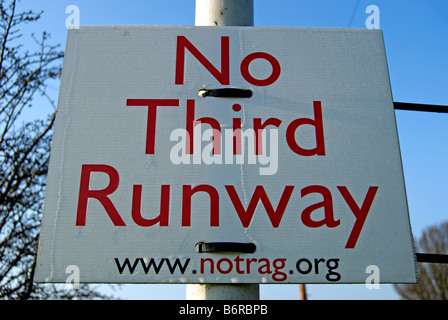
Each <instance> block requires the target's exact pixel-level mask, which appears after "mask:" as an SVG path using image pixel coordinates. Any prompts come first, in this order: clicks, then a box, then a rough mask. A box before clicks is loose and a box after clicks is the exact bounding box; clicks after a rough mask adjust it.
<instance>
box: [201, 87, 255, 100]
mask: <svg viewBox="0 0 448 320" xmlns="http://www.w3.org/2000/svg"><path fill="white" fill-rule="evenodd" d="M198 96H200V97H202V98H205V97H215V98H250V97H252V91H251V90H249V89H238V88H219V89H200V90H199V91H198Z"/></svg>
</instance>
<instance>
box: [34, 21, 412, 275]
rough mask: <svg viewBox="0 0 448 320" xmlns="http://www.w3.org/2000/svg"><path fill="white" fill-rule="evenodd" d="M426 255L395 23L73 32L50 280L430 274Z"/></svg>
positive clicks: (56, 161) (48, 222) (50, 227)
mask: <svg viewBox="0 0 448 320" xmlns="http://www.w3.org/2000/svg"><path fill="white" fill-rule="evenodd" d="M414 256H415V254H414V249H413V245H412V233H411V230H410V223H409V216H408V208H407V201H406V194H405V185H404V179H403V170H402V164H401V158H400V150H399V144H398V135H397V128H396V122H395V114H394V109H393V101H392V94H391V89H390V82H389V75H388V68H387V62H386V55H385V48H384V43H383V37H382V32H381V31H380V30H355V29H323V28H278V27H276V28H272V27H269V28H267V27H266V28H265V27H146V26H145V27H137V26H133V27H129V26H123V27H113V26H109V27H80V28H79V29H73V30H69V34H68V40H67V47H66V55H65V59H64V66H63V76H62V82H61V88H60V96H59V101H58V111H57V118H56V124H55V129H54V138H53V144H52V150H51V161H50V168H49V174H48V181H47V188H46V195H45V208H44V213H43V222H42V231H41V236H40V245H39V252H38V265H37V272H36V277H35V280H36V281H39V282H65V281H66V279H67V277H68V273H67V272H68V271H67V270H71V269H70V268H72V267H73V266H75V267H76V268H77V270H79V276H80V281H81V282H96V283H99V282H111V283H365V281H366V278H367V277H368V276H369V273H366V270H367V271H368V270H371V268H372V267H371V266H374V268H377V270H379V271H380V279H379V280H380V281H381V282H383V283H390V282H415V281H416V268H415V259H414ZM375 270H376V269H375Z"/></svg>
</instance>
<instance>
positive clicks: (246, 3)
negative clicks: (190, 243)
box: [186, 0, 260, 300]
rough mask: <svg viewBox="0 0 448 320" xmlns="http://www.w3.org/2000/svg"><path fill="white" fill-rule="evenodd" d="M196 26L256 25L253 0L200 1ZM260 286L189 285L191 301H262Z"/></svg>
mask: <svg viewBox="0 0 448 320" xmlns="http://www.w3.org/2000/svg"><path fill="white" fill-rule="evenodd" d="M195 25H196V26H253V25H254V3H253V0H196V13H195ZM259 296H260V294H259V286H258V284H187V294H186V298H187V300H258V299H259Z"/></svg>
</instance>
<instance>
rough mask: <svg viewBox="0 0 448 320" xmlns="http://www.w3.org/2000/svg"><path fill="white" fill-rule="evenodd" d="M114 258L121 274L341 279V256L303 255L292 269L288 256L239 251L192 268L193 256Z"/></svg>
mask: <svg viewBox="0 0 448 320" xmlns="http://www.w3.org/2000/svg"><path fill="white" fill-rule="evenodd" d="M114 260H115V264H116V267H117V271H118V272H119V273H120V274H124V273H129V274H134V273H137V272H141V271H143V272H144V273H145V274H146V275H154V274H156V275H157V274H159V273H160V272H165V271H168V272H169V273H170V274H173V275H176V274H180V275H184V274H185V273H186V272H187V273H190V274H193V275H195V274H198V273H199V274H201V275H207V274H210V275H216V274H221V275H226V274H229V273H231V272H234V273H236V274H239V275H250V274H258V275H260V276H264V277H265V276H270V277H271V278H272V280H273V281H275V282H284V281H286V280H287V279H288V275H293V274H295V273H299V274H301V275H308V274H310V275H311V274H313V275H321V276H322V277H323V280H324V279H325V280H326V281H328V282H338V281H340V280H341V275H340V273H338V272H337V269H338V267H339V259H337V258H330V259H324V258H311V259H308V258H300V259H297V260H296V261H295V264H294V267H293V268H292V269H289V270H287V269H288V268H287V267H286V266H287V263H286V259H285V258H277V259H268V258H254V257H248V258H242V257H240V256H239V255H238V256H236V257H235V258H233V259H231V258H227V257H221V258H219V259H217V258H215V259H214V258H210V257H208V258H201V259H200V263H199V267H198V268H197V269H193V268H188V267H189V265H190V261H191V259H190V258H186V259H179V258H160V259H154V258H135V259H130V258H124V259H119V258H115V259H114Z"/></svg>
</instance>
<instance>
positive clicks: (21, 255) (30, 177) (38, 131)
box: [0, 0, 102, 299]
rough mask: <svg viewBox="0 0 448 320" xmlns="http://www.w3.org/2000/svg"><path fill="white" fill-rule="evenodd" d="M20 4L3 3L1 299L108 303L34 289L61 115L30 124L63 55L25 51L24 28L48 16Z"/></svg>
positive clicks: (85, 293) (91, 293)
mask: <svg viewBox="0 0 448 320" xmlns="http://www.w3.org/2000/svg"><path fill="white" fill-rule="evenodd" d="M18 1H19V0H0V16H1V17H0V46H1V47H0V298H1V299H45V298H47V299H48V298H50V299H58V298H62V299H74V298H92V297H102V295H101V294H99V293H98V292H96V291H95V290H93V289H91V288H90V287H89V286H87V285H81V286H80V288H79V289H78V290H73V289H72V290H70V289H68V288H66V287H65V286H59V287H57V286H54V285H42V284H36V283H33V274H34V267H35V261H36V251H37V243H38V236H39V229H40V221H41V214H42V204H43V196H44V189H45V179H46V173H47V164H48V160H49V151H50V144H51V134H52V128H53V123H54V119H55V113H53V114H51V115H48V118H47V119H45V118H46V117H47V116H44V117H43V119H38V120H34V121H31V122H25V121H24V118H23V115H24V113H26V111H28V110H29V108H30V107H32V109H37V108H39V105H36V104H35V103H33V97H35V96H36V95H37V94H40V95H42V96H44V97H47V98H48V99H47V100H48V103H53V102H52V101H51V99H50V97H48V96H47V95H46V89H47V86H48V81H50V80H51V79H58V78H59V77H60V74H61V62H62V57H63V52H62V51H60V50H59V46H58V45H50V44H48V41H49V35H48V34H47V33H45V32H44V33H43V34H42V36H40V37H39V38H37V37H35V36H34V35H31V39H32V40H34V42H35V45H36V48H38V49H37V50H30V49H29V48H28V47H26V46H25V45H24V43H25V39H24V36H23V34H22V33H21V27H22V26H24V25H26V24H29V23H34V22H36V21H38V20H39V18H40V17H41V15H42V12H40V13H34V12H32V11H25V12H17V11H18V10H17V2H18Z"/></svg>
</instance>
